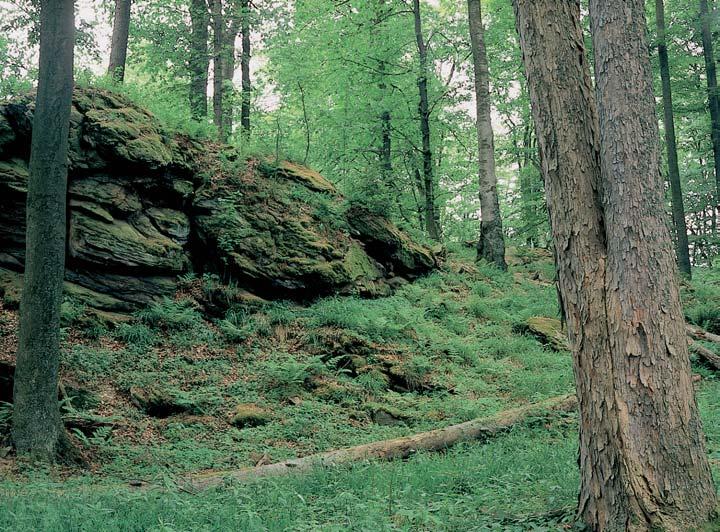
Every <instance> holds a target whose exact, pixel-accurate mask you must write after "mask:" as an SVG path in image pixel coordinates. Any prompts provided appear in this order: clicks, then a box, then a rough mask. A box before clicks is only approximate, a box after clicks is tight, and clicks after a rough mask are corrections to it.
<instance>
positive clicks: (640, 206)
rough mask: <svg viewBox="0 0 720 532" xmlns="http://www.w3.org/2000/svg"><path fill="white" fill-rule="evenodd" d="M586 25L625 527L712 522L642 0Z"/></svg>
mask: <svg viewBox="0 0 720 532" xmlns="http://www.w3.org/2000/svg"><path fill="white" fill-rule="evenodd" d="M590 23H591V27H592V40H593V49H594V51H595V79H596V83H597V86H596V91H597V105H598V118H599V125H600V146H601V151H600V161H601V171H602V182H603V187H602V188H603V208H604V211H605V229H606V233H607V254H608V262H607V277H606V288H605V291H606V294H607V301H606V305H607V314H608V325H609V327H610V331H612V333H613V334H612V336H611V338H610V342H611V343H610V347H611V352H612V357H613V358H612V364H613V373H614V375H613V381H614V382H613V385H614V392H615V394H614V401H615V405H616V408H617V412H618V422H619V426H618V428H619V432H618V434H617V439H618V441H620V442H622V445H623V452H622V463H621V470H624V472H625V475H626V477H627V478H626V485H625V492H626V493H627V495H628V509H627V512H628V516H627V523H628V526H629V528H635V529H638V530H645V529H647V528H650V527H657V528H661V529H663V528H664V529H667V530H689V529H691V528H693V527H694V526H697V525H699V524H701V523H704V522H705V521H707V520H708V518H709V517H710V515H711V514H712V513H713V512H714V509H715V505H716V497H715V490H714V487H713V483H712V478H711V475H710V467H709V465H708V459H707V455H706V452H705V442H704V435H703V432H702V426H701V422H700V417H699V415H698V411H697V406H696V404H695V396H694V390H693V387H692V381H691V374H690V362H689V358H688V351H687V340H686V339H685V322H684V317H683V311H682V307H681V305H680V295H679V289H678V283H677V279H676V278H677V268H676V265H675V261H674V260H673V253H672V249H671V240H670V235H669V231H668V228H667V225H666V224H665V220H664V216H663V212H664V190H663V183H662V180H661V179H660V172H659V160H660V158H659V153H658V151H659V145H660V142H659V133H658V126H657V119H656V117H655V98H654V96H653V88H652V70H651V66H650V58H649V56H648V53H647V50H648V47H647V38H646V30H647V29H646V27H645V4H644V2H643V1H642V0H602V1H600V0H591V1H590ZM658 280H661V281H660V282H658Z"/></svg>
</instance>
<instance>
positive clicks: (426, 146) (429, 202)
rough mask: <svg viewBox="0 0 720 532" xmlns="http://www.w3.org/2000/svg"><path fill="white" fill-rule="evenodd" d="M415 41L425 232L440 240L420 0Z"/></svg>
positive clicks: (415, 3) (416, 5) (415, 14)
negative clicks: (418, 66)
mask: <svg viewBox="0 0 720 532" xmlns="http://www.w3.org/2000/svg"><path fill="white" fill-rule="evenodd" d="M413 18H414V21H415V40H416V42H417V50H418V58H419V61H420V71H419V74H418V79H417V86H418V92H419V94H420V102H419V104H418V113H419V118H420V133H421V135H422V160H423V188H424V191H425V230H426V231H427V233H428V235H429V236H430V238H432V239H433V240H440V225H439V223H438V216H437V213H436V210H435V177H434V173H433V158H432V147H431V144H430V103H429V100H428V54H427V44H426V43H425V38H424V37H423V32H422V17H421V13H420V0H413Z"/></svg>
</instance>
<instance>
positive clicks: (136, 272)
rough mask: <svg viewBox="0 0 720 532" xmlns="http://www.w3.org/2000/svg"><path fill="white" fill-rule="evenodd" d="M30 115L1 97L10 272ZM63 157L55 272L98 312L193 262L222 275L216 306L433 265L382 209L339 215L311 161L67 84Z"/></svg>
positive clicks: (340, 202) (4, 255)
mask: <svg viewBox="0 0 720 532" xmlns="http://www.w3.org/2000/svg"><path fill="white" fill-rule="evenodd" d="M33 113H34V102H33V97H32V95H28V96H23V97H20V98H17V99H16V100H15V101H13V102H12V103H10V104H6V105H3V106H0V266H3V267H7V268H10V269H12V270H16V271H21V270H22V267H23V261H24V235H25V194H26V190H27V180H28V171H27V160H28V158H29V149H28V146H29V141H30V137H31V128H32V117H33ZM69 159H70V171H69V187H68V192H69V193H68V199H69V203H68V206H69V217H68V220H69V227H68V235H69V239H68V253H67V261H68V262H67V270H66V272H67V273H66V277H67V280H68V281H69V282H71V283H72V285H71V290H72V293H73V295H75V296H77V297H78V299H80V300H83V301H84V302H85V304H87V305H89V306H91V307H93V308H96V307H97V308H100V309H101V310H103V311H105V312H126V311H130V310H133V309H136V308H137V307H138V306H141V305H146V304H148V303H151V302H153V301H155V300H157V299H158V298H162V297H167V296H169V295H172V292H173V291H174V290H175V289H176V288H177V281H176V279H177V277H178V275H181V274H185V273H188V272H191V271H197V272H201V273H210V274H214V275H217V276H218V278H221V279H223V280H224V282H225V283H227V287H228V289H227V290H215V291H214V292H215V293H216V294H221V293H222V295H218V296H217V297H215V296H211V297H210V298H209V299H211V300H213V304H211V305H210V306H211V307H212V312H216V313H221V312H222V308H221V306H222V305H220V303H219V302H220V300H221V299H222V300H227V301H228V302H229V303H228V304H232V302H238V301H248V300H252V298H255V299H257V298H258V297H259V298H266V299H277V298H280V299H288V298H296V299H309V298H314V297H317V296H322V295H328V294H332V293H342V294H358V295H365V296H383V295H388V294H389V293H390V292H391V291H392V289H393V288H394V287H395V286H397V285H398V284H400V283H398V282H397V281H398V279H400V278H399V277H397V276H398V275H403V276H405V277H408V278H412V277H414V276H417V275H420V274H422V273H424V272H425V271H428V270H429V269H430V268H432V267H433V266H434V265H435V258H434V256H433V253H432V252H431V251H430V250H428V249H427V248H425V247H423V246H420V245H418V244H416V243H415V242H413V241H412V239H410V237H409V236H408V235H406V234H405V233H403V232H402V231H400V230H399V229H398V228H397V227H395V226H394V225H393V224H392V223H391V222H390V221H389V220H387V219H384V218H382V217H379V216H376V215H371V214H370V213H367V212H360V211H357V210H354V211H352V212H351V213H348V214H347V215H346V212H345V200H344V198H343V197H342V196H341V195H340V194H339V193H338V192H337V190H336V189H335V187H334V186H333V184H332V183H331V182H330V181H329V180H328V179H326V178H325V177H323V176H322V175H321V174H320V173H318V172H317V171H315V170H312V169H310V168H307V167H304V166H302V165H299V164H297V163H293V162H289V161H279V162H277V161H276V162H274V163H271V162H269V160H267V159H249V160H247V161H244V160H242V159H240V158H239V155H238V154H237V153H236V152H233V150H232V149H229V148H227V147H223V146H219V145H217V144H214V143H211V142H205V143H202V142H201V141H199V140H198V139H193V138H191V137H189V136H187V135H180V134H173V135H171V134H169V133H168V131H167V130H166V129H165V128H164V127H163V126H162V125H161V124H160V123H159V122H158V121H157V120H156V119H155V118H154V117H153V115H152V114H151V113H149V112H148V111H146V110H144V109H142V108H141V107H139V106H137V105H135V104H134V103H132V102H131V101H130V100H129V99H127V98H126V97H124V96H121V95H118V94H114V93H112V92H110V91H106V90H101V89H87V88H84V89H83V88H79V89H76V90H75V93H74V100H73V110H72V113H71V131H70V153H69ZM351 228H352V230H351ZM6 284H7V283H6ZM8 286H9V285H8ZM6 292H7V293H8V294H10V296H9V297H11V298H13V297H15V296H13V294H15V290H14V289H13V288H12V287H10V288H9V289H8V290H6ZM205 299H208V298H205Z"/></svg>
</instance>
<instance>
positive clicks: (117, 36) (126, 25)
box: [108, 0, 131, 83]
mask: <svg viewBox="0 0 720 532" xmlns="http://www.w3.org/2000/svg"><path fill="white" fill-rule="evenodd" d="M130 4H131V0H115V17H114V19H113V33H112V41H111V42H112V44H111V45H110V64H109V66H108V75H109V76H110V77H111V78H112V80H113V81H115V82H117V83H122V82H123V81H124V80H125V64H126V61H127V47H128V37H129V36H130Z"/></svg>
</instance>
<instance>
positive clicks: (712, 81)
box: [700, 0, 720, 206]
mask: <svg viewBox="0 0 720 532" xmlns="http://www.w3.org/2000/svg"><path fill="white" fill-rule="evenodd" d="M700 33H701V34H702V47H703V55H704V56H705V75H706V76H705V77H706V79H707V91H708V107H709V108H710V123H711V127H712V131H711V137H712V145H713V156H714V159H715V188H716V191H717V192H716V196H715V203H716V205H718V206H720V94H719V93H718V84H717V72H716V68H715V52H714V50H713V36H712V28H711V26H710V13H709V8H708V0H700Z"/></svg>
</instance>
